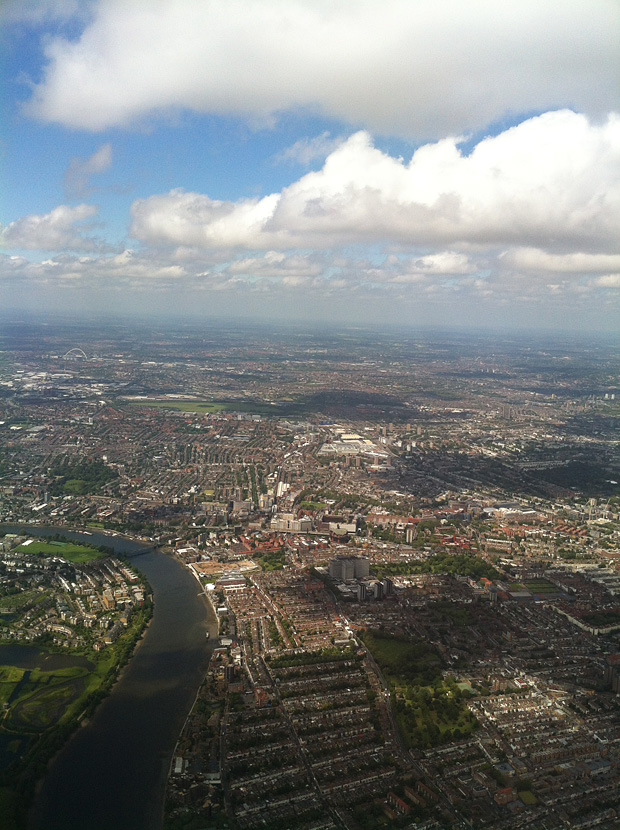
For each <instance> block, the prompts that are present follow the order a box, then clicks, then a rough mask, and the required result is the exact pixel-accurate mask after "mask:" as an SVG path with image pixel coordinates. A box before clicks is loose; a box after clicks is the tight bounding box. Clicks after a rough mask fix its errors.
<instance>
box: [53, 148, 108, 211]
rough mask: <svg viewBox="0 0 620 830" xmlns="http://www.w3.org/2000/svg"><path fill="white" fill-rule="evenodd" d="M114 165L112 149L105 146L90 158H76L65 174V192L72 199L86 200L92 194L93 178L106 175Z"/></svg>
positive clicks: (70, 163) (72, 160)
mask: <svg viewBox="0 0 620 830" xmlns="http://www.w3.org/2000/svg"><path fill="white" fill-rule="evenodd" d="M111 165H112V147H111V145H110V144H103V145H102V146H101V147H100V148H99V149H98V150H96V151H95V152H94V153H93V155H92V156H90V158H87V159H84V158H80V157H79V156H75V157H74V158H72V159H71V161H70V162H69V167H68V168H67V172H66V173H65V192H66V194H67V196H68V197H69V198H70V199H86V198H88V196H90V194H91V193H92V187H90V179H91V176H95V175H97V174H99V173H105V171H106V170H109V168H110V166H111Z"/></svg>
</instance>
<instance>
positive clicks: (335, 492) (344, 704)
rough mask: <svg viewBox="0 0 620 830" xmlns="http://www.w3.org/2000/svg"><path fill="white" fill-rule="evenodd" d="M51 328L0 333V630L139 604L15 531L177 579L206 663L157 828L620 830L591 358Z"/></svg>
mask: <svg viewBox="0 0 620 830" xmlns="http://www.w3.org/2000/svg"><path fill="white" fill-rule="evenodd" d="M66 336H67V333H66V332H65V331H63V330H62V329H61V328H54V327H50V328H49V330H48V331H42V332H39V337H38V339H37V341H36V342H37V346H36V347H34V346H32V344H25V341H24V340H23V338H21V339H20V338H16V339H15V341H14V342H13V341H10V342H9V340H7V339H4V340H2V341H1V342H0V346H2V348H3V362H2V363H0V520H4V521H10V522H14V523H20V525H23V526H24V527H26V528H27V530H29V531H32V533H31V534H29V535H26V536H23V537H20V539H19V540H15V539H11V538H10V537H9V538H8V539H6V538H5V541H4V544H3V548H4V549H3V551H2V553H1V558H0V593H1V595H0V608H1V610H2V612H3V613H2V616H1V617H0V626H2V633H3V636H4V638H5V639H7V640H19V641H22V640H23V641H32V640H36V639H37V638H38V637H41V636H42V635H45V636H49V637H50V638H52V641H53V642H54V644H56V645H73V646H76V645H77V646H80V645H84V644H87V645H92V646H93V647H96V648H104V647H105V646H106V643H109V642H112V641H113V639H114V636H115V632H116V633H117V632H118V630H120V629H119V626H122V625H123V624H124V621H126V620H127V618H128V615H129V614H130V613H131V609H132V608H135V607H138V606H139V603H140V601H141V599H144V590H143V587H142V586H141V585H140V583H139V581H137V580H134V579H133V577H132V574H131V571H128V570H127V569H125V568H124V566H122V565H121V564H120V563H118V562H115V561H113V560H103V561H101V562H94V563H91V564H88V565H72V564H70V563H67V562H66V561H65V562H63V561H62V560H57V559H56V558H54V557H43V556H31V555H29V554H28V552H27V551H28V546H27V545H26V547H25V548H24V547H23V545H24V543H25V542H27V540H28V539H29V538H30V537H32V538H34V537H35V536H36V527H37V525H44V524H59V525H65V526H68V527H73V528H75V527H78V528H82V529H84V528H87V527H91V528H101V527H103V528H106V529H108V530H110V531H113V532H119V531H122V532H129V533H132V534H134V535H136V536H139V537H141V538H142V539H144V540H148V541H149V542H151V543H153V544H156V545H159V546H160V547H161V548H162V549H163V550H164V551H166V552H169V553H171V554H173V555H175V556H177V557H178V559H179V560H180V561H181V562H182V563H183V564H184V565H186V566H187V567H188V568H189V569H190V570H191V573H192V574H193V575H194V577H195V579H196V584H197V589H198V590H201V591H204V592H205V596H206V597H207V599H208V600H209V602H210V604H211V608H212V611H213V614H212V617H213V623H212V624H211V629H210V643H211V644H212V646H213V650H212V658H211V661H210V664H209V667H208V670H207V672H206V674H205V678H204V682H203V684H202V686H201V689H200V692H199V694H198V697H197V699H196V702H195V705H194V707H193V709H192V711H191V713H190V715H189V716H188V718H187V721H186V723H185V727H184V729H183V732H182V734H181V736H180V739H179V742H178V744H177V747H176V750H175V753H174V757H173V760H172V764H171V767H170V775H169V781H168V807H167V809H168V813H169V815H170V816H171V818H172V819H174V820H175V821H176V820H178V821H179V826H183V825H184V824H187V825H188V826H191V822H192V821H193V822H194V824H195V825H196V826H203V823H204V825H205V826H207V827H209V826H213V827H216V826H221V825H222V823H224V822H228V823H229V826H230V827H231V828H232V827H239V828H254V827H256V828H259V827H270V828H274V830H275V829H276V828H282V830H284V829H285V828H286V830H293V828H300V830H321V828H325V830H331V828H336V827H343V826H344V827H347V828H351V830H358V828H362V830H367V829H368V830H371V828H375V827H378V826H394V827H408V826H409V827H413V826H415V827H418V828H420V827H425V828H429V829H430V828H439V827H446V826H453V827H459V828H460V827H463V828H465V827H481V828H483V827H488V828H493V830H495V828H498V829H499V830H502V829H503V828H506V830H512V828H514V830H516V828H521V827H525V826H526V825H528V824H529V825H531V826H533V827H541V828H546V830H552V828H558V829H559V828H569V827H584V828H585V827H596V826H599V827H613V826H615V824H617V823H618V821H620V797H618V796H617V795H616V791H617V783H618V779H619V777H620V770H619V769H618V765H619V761H620V743H619V742H620V719H619V714H620V706H619V702H620V697H619V689H620V674H619V670H618V666H620V662H619V661H618V658H617V655H618V654H619V653H620V601H618V592H619V591H620V577H619V565H620V489H619V485H618V482H619V481H620V454H619V446H620V445H619V443H618V418H619V417H620V410H618V407H617V403H616V398H615V397H614V396H615V395H616V394H617V391H618V385H619V384H620V371H619V367H618V361H617V354H616V353H615V352H614V351H613V350H610V349H607V348H605V347H604V346H602V345H598V346H590V347H588V348H586V349H583V348H579V349H577V348H576V347H575V346H572V345H570V344H568V345H565V346H562V348H561V349H560V348H559V347H558V346H557V344H556V345H553V344H547V345H545V347H544V348H543V347H542V346H540V348H539V347H538V346H536V345H532V344H528V345H527V346H519V345H518V344H515V343H508V342H506V343H499V344H496V346H495V348H494V352H493V356H492V357H488V356H486V357H482V356H481V355H488V354H489V350H488V348H486V346H485V345H484V344H482V345H481V344H480V343H477V342H473V341H470V340H468V339H467V338H465V339H463V338H457V337H456V336H455V338H453V339H450V338H449V339H448V340H446V341H445V342H444V341H441V342H439V341H438V342H434V341H433V340H432V339H430V340H424V341H423V342H422V341H418V340H416V339H415V338H413V337H411V338H409V339H408V338H407V337H400V336H399V337H398V338H391V339H390V338H389V337H386V338H383V339H382V338H379V339H378V340H376V339H368V340H364V339H363V338H359V337H357V336H356V335H354V334H351V335H350V336H349V335H347V337H346V338H344V339H341V338H340V337H335V336H334V337H335V339H329V338H327V339H326V340H325V342H323V341H322V340H321V338H320V337H318V336H317V335H316V334H313V335H309V334H308V335H305V334H303V333H301V332H296V333H295V336H294V337H293V336H288V335H284V334H282V335H278V334H276V333H272V334H270V336H269V337H267V336H266V335H265V334H264V333H263V334H259V333H252V334H251V335H247V334H244V336H239V335H238V334H236V333H235V332H231V331H228V330H223V331H220V332H218V334H217V336H215V335H211V334H209V336H208V337H207V336H206V335H204V333H201V332H190V331H189V330H188V331H185V330H184V331H183V333H182V334H179V333H178V332H176V333H172V332H163V331H161V332H157V333H153V334H151V335H149V336H147V335H146V334H144V333H143V335H140V336H138V335H137V334H135V333H130V332H125V334H124V335H123V337H122V338H120V339H117V340H115V339H114V338H113V337H112V336H111V335H109V334H108V333H107V332H100V333H99V336H96V335H95V342H94V344H93V346H92V348H91V349H90V350H87V351H86V352H84V353H81V352H79V350H78V351H76V350H75V349H73V350H70V349H69V348H68V345H67V344H66V343H65V340H66ZM63 337H64V338H65V340H63ZM84 354H87V357H84ZM601 367H602V368H601ZM595 369H596V373H595V372H594V370H595ZM594 377H596V378H598V380H596V381H594V380H593V378H594ZM594 387H596V389H594ZM599 387H600V388H599ZM17 589H19V593H18V592H17ZM378 642H380V643H381V644H382V646H381V647H380V648H378V647H377V643H378ZM373 643H374V648H375V651H373ZM409 647H410V648H411V649H413V651H412V652H411V654H415V655H417V656H416V658H415V659H413V657H412V658H411V660H409V661H405V662H404V663H403V662H402V661H399V659H398V656H397V655H398V654H401V653H403V652H402V650H403V649H406V648H409ZM377 649H378V650H377ZM381 649H383V650H381ZM416 660H417V661H418V662H419V666H418V669H419V671H418V670H415V667H416V665H417V664H416ZM410 663H411V665H409V664H410ZM412 666H413V668H412ZM407 672H408V673H407ZM474 726H475V728H474ZM466 727H467V728H466Z"/></svg>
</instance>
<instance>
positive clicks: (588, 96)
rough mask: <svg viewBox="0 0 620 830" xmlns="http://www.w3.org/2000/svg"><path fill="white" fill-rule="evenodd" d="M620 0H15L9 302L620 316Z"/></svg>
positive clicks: (52, 306)
mask: <svg viewBox="0 0 620 830" xmlns="http://www.w3.org/2000/svg"><path fill="white" fill-rule="evenodd" d="M619 21H620V15H619V11H618V7H617V5H616V4H615V3H612V2H605V0H599V2H595V3H591V4H588V6H587V8H586V7H585V6H583V4H578V3H566V4H563V5H562V7H558V6H557V5H555V4H550V3H545V4H542V5H540V4H534V3H532V2H525V3H519V4H517V3H513V2H510V3H506V4H502V5H501V7H498V6H497V5H496V4H491V3H489V2H486V0H485V2H475V3H470V4H468V5H467V7H466V8H463V7H462V6H461V5H460V4H457V3H453V2H444V3H441V4H435V5H430V4H424V3H418V2H414V3H411V2H407V3H404V2H401V0H391V2H388V3H384V4H381V7H379V6H378V4H373V3H369V2H355V3H336V4H334V3H330V4H323V3H307V2H303V1H302V0H296V2H287V3H286V4H285V3H281V2H263V3H260V4H256V3H249V2H245V0H241V2H237V3H234V4H227V5H226V6H220V5H219V4H215V3H210V2H207V3H204V4H196V3H191V2H187V0H178V2H173V3H170V2H167V3H163V2H150V3H144V2H131V3H117V2H72V3H68V2H62V3H55V2H31V3H24V2H21V3H5V4H4V5H3V9H2V11H1V12H0V26H2V29H3V35H4V41H5V44H6V49H5V55H4V66H3V70H2V74H3V80H4V84H5V92H4V102H5V114H6V115H5V119H4V131H3V136H2V143H3V155H4V160H3V178H4V187H3V199H2V202H1V205H0V234H1V239H2V249H3V250H2V254H1V255H0V280H1V281H2V296H3V301H2V305H3V307H4V309H5V312H7V311H8V312H9V313H14V314H17V315H18V314H21V313H24V312H42V313H50V314H55V313H58V312H60V311H62V312H66V313H74V314H75V313H77V314H80V313H84V312H86V311H88V312H89V313H92V312H93V311H96V312H97V313H102V314H108V315H124V316H127V315H129V316H131V315H139V316H141V317H144V316H147V317H148V316H162V315H167V314H174V315H175V316H180V317H182V316H184V315H186V316H187V317H188V318H192V319H196V318H198V319H200V318H202V317H211V316H218V317H224V318H226V317H229V318H231V319H232V318H256V319H258V320H261V319H262V320H269V319H275V320H282V321H287V320H298V319H301V320H306V321H312V322H316V321H325V322H332V323H333V322H340V321H342V322H343V323H344V322H346V323H347V324H352V325H356V324H364V323H369V322H371V323H378V324H384V323H390V322H394V323H398V324H403V323H410V324H412V325H421V324H424V325H459V326H461V327H488V326H495V327H500V328H501V327H505V328H520V327H529V328H534V329H536V328H540V329H564V330H571V329H576V330H582V331H586V332H588V331H590V332H595V331H609V332H614V331H617V330H618V327H619V326H618V324H619V323H620V315H619V307H620V303H619V291H620V251H619V247H618V219H619V216H620V177H619V175H618V169H619V166H618V159H619V156H620V116H619V115H618V104H617V101H618V84H617V77H618V68H619V67H618V56H617V49H616V43H617V34H618V28H619Z"/></svg>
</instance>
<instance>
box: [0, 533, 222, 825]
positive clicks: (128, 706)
mask: <svg viewBox="0 0 620 830" xmlns="http://www.w3.org/2000/svg"><path fill="white" fill-rule="evenodd" d="M21 527H23V525H22V526H21ZM3 530H5V531H6V532H15V528H8V527H6V526H5V527H3ZM27 530H28V532H31V533H32V534H33V535H36V536H46V535H51V534H53V533H58V532H60V533H62V534H63V535H65V536H66V537H67V538H70V539H75V540H76V541H83V542H86V543H89V544H93V545H101V544H105V545H112V544H113V545H114V549H115V551H116V552H118V553H123V554H125V555H128V556H129V557H130V558H134V559H135V565H136V567H137V568H139V570H140V571H142V573H143V574H144V575H145V577H146V578H147V580H148V581H149V584H150V585H151V588H152V589H153V599H154V613H153V618H152V620H151V623H150V625H149V627H148V629H147V631H146V634H145V636H144V638H143V640H142V641H141V643H140V644H139V645H138V648H137V649H136V652H135V654H134V656H133V657H132V659H131V661H130V662H129V664H128V665H127V666H126V667H125V669H124V670H123V672H122V674H121V677H120V679H119V681H118V683H117V684H116V685H115V686H114V689H113V690H112V693H111V694H110V696H109V697H108V698H106V700H104V702H103V703H102V704H101V706H100V707H99V708H98V709H97V711H96V713H95V715H94V717H93V718H92V720H91V722H90V723H89V724H88V725H87V726H84V727H82V728H80V729H78V731H77V732H76V733H75V734H74V735H73V737H72V738H71V739H70V741H69V742H68V743H67V744H66V746H65V747H64V748H63V749H62V750H61V752H59V753H58V755H57V756H56V757H55V758H54V760H53V761H52V762H51V764H50V766H49V769H48V772H47V775H46V777H45V778H44V780H43V783H42V785H41V787H40V789H39V792H38V794H37V797H36V799H35V803H34V807H33V809H32V813H31V818H30V822H29V830H104V829H105V830H110V828H114V830H160V828H161V826H162V815H163V800H164V793H165V784H166V777H167V773H168V768H169V764H170V760H171V757H172V753H173V751H174V746H175V743H176V740H177V738H178V736H179V733H180V731H181V729H182V727H183V723H184V720H185V717H186V716H187V713H188V711H189V709H190V707H191V705H192V703H193V701H194V698H195V696H196V692H197V690H198V686H199V685H200V682H201V680H202V678H203V676H204V672H205V670H206V668H207V665H208V660H209V656H210V653H211V651H212V649H213V646H214V641H215V639H216V634H217V623H216V621H215V618H214V615H213V612H212V610H211V608H210V606H209V604H208V602H207V601H206V600H205V598H204V597H203V596H202V595H201V594H200V593H199V592H200V589H199V586H198V583H197V582H196V580H195V579H194V577H193V576H192V575H191V574H190V572H189V571H188V570H187V569H186V568H185V567H183V565H181V564H180V563H179V562H178V561H177V560H175V559H174V558H173V557H171V556H166V555H165V554H162V553H159V552H157V551H152V552H148V553H143V552H142V551H143V550H144V547H143V546H140V545H139V544H137V543H136V542H132V541H129V540H126V539H124V538H122V537H119V536H114V537H112V536H106V535H104V534H99V533H93V534H92V535H88V536H83V535H81V534H79V533H73V532H69V531H68V530H64V529H62V528H60V529H59V528H40V527H32V526H31V527H29V528H27ZM207 630H208V631H209V632H210V634H211V638H210V639H209V640H207V639H206V637H205V633H206V631H207Z"/></svg>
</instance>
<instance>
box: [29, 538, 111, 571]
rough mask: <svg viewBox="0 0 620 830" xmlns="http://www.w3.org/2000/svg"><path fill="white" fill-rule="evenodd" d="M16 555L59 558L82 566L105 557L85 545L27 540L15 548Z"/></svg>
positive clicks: (103, 554)
mask: <svg viewBox="0 0 620 830" xmlns="http://www.w3.org/2000/svg"><path fill="white" fill-rule="evenodd" d="M17 552H18V553H29V554H31V555H33V556H37V555H39V556H60V557H62V559H66V560H67V561H68V562H75V563H76V564H78V565H83V564H84V563H86V562H92V561H94V560H95V559H103V558H105V557H106V556H107V554H105V553H101V551H98V550H95V548H89V547H86V545H77V544H75V543H74V542H40V541H36V540H35V541H32V540H28V541H27V542H24V544H23V545H20V546H19V547H18V548H17Z"/></svg>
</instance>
